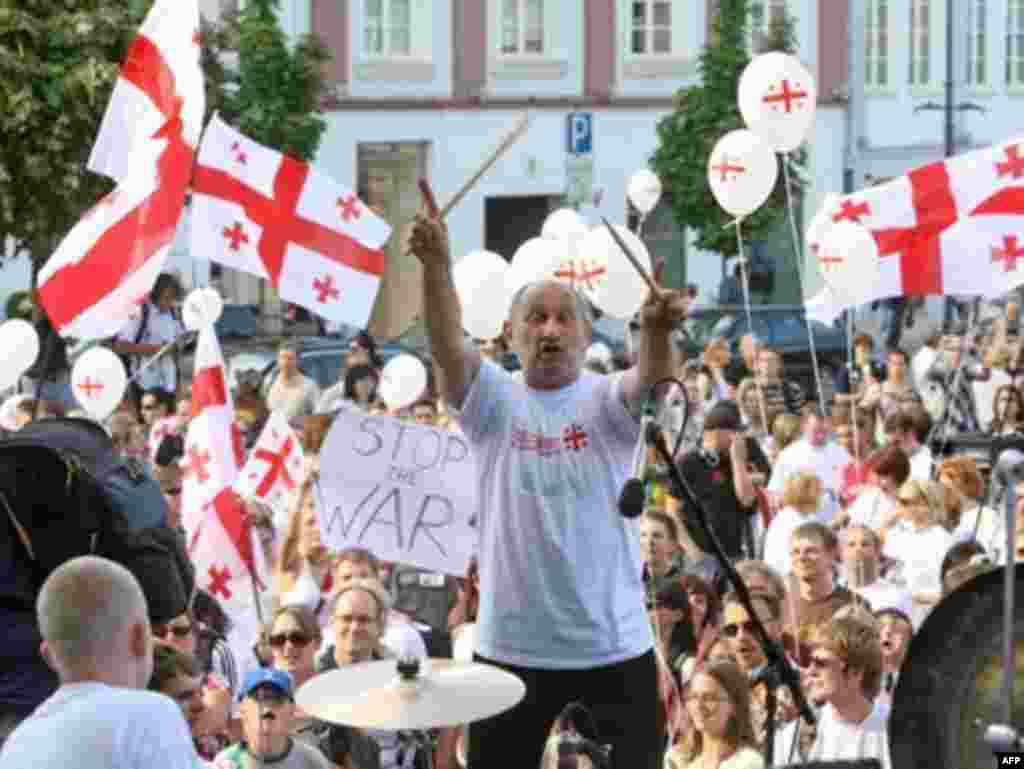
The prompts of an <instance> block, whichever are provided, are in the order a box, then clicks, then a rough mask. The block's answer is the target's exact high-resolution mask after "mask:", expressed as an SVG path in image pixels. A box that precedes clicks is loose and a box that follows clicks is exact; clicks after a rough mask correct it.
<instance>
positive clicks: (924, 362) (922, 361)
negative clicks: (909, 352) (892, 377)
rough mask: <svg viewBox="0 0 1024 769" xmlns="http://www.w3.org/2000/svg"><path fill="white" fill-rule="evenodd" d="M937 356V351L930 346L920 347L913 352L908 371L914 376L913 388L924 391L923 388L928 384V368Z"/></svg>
mask: <svg viewBox="0 0 1024 769" xmlns="http://www.w3.org/2000/svg"><path fill="white" fill-rule="evenodd" d="M938 357H939V353H938V351H937V350H935V349H934V348H932V347H922V348H921V349H920V350H918V351H917V352H916V353H914V358H913V360H912V361H911V362H910V372H911V374H912V375H913V377H914V388H915V389H916V390H917V391H918V392H924V388H925V386H926V385H927V384H928V369H930V368H931V367H932V364H933V363H935V360H936V358H938Z"/></svg>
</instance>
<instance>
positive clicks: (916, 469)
mask: <svg viewBox="0 0 1024 769" xmlns="http://www.w3.org/2000/svg"><path fill="white" fill-rule="evenodd" d="M934 465H935V458H934V457H933V456H932V450H931V448H930V447H928V446H924V445H922V446H918V448H917V451H915V452H914V453H913V454H911V455H910V479H911V480H914V481H930V480H931V479H932V467H933V466H934Z"/></svg>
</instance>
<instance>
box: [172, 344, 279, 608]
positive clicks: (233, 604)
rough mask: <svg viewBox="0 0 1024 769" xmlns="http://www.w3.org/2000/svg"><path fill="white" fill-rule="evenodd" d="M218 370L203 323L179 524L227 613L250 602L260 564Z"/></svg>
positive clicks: (219, 359)
mask: <svg viewBox="0 0 1024 769" xmlns="http://www.w3.org/2000/svg"><path fill="white" fill-rule="evenodd" d="M225 370H226V369H225V366H224V357H223V355H222V353H221V349H220V344H219V343H218V342H217V336H216V334H215V332H214V330H213V326H210V325H208V326H206V327H204V328H203V329H202V330H200V332H199V340H198V343H197V345H196V357H195V373H194V375H193V378H192V409H193V416H192V420H191V422H190V423H189V428H188V434H187V436H186V438H185V457H184V458H183V459H182V460H181V468H182V523H183V525H184V527H185V532H186V535H187V537H188V542H189V555H190V557H191V559H192V563H193V564H194V565H195V568H196V575H197V576H196V579H197V584H198V586H199V587H201V588H203V589H204V590H206V591H207V592H208V593H210V595H212V596H213V597H214V598H216V599H217V600H218V601H220V603H221V605H222V606H224V607H225V609H226V610H227V611H228V612H229V613H232V612H240V611H242V610H243V609H246V608H248V607H251V606H252V605H253V603H254V601H255V594H256V593H257V592H260V591H261V590H262V589H263V587H264V586H265V584H266V574H267V568H266V564H265V562H264V558H263V551H262V549H261V548H260V546H259V543H258V542H257V541H256V538H255V537H254V534H253V530H252V527H251V526H250V525H249V523H248V520H247V517H246V515H245V505H244V503H243V501H242V499H241V498H240V497H239V496H238V494H236V493H235V491H234V489H233V488H232V485H233V484H234V482H235V479H236V478H237V476H238V469H239V468H240V467H241V465H242V463H243V460H244V456H243V449H242V441H241V433H240V431H239V429H238V426H237V425H236V423H235V414H234V405H233V403H232V400H231V392H230V390H229V389H228V386H227V376H226V374H225ZM254 586H255V588H256V589H255V590H254Z"/></svg>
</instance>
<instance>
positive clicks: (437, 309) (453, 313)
mask: <svg viewBox="0 0 1024 769" xmlns="http://www.w3.org/2000/svg"><path fill="white" fill-rule="evenodd" d="M428 190H429V188H427V189H425V190H424V196H425V197H426V198H427V206H426V209H427V210H426V212H425V213H419V214H417V215H416V218H415V219H414V220H413V224H412V228H411V230H410V232H409V235H408V238H407V242H406V248H407V249H408V250H409V251H410V252H411V253H413V254H415V255H416V258H417V259H419V260H420V263H421V264H422V265H423V320H424V323H425V325H426V327H427V337H428V338H429V339H430V351H431V354H432V355H433V357H434V361H435V362H436V363H437V366H438V368H440V369H441V371H442V372H443V374H444V377H443V379H444V384H445V392H444V397H445V400H447V401H448V403H450V404H452V405H453V406H455V407H456V408H459V407H461V406H462V402H463V400H464V399H465V397H466V392H467V391H468V390H469V386H470V385H471V384H472V383H473V380H474V379H475V378H476V375H477V372H478V371H479V370H480V360H481V358H480V353H479V352H477V350H476V349H474V348H472V347H469V346H468V345H467V344H466V341H465V337H464V335H463V333H462V305H461V304H460V303H459V297H458V294H457V293H456V292H455V282H454V281H453V280H452V260H451V253H450V251H449V247H448V229H447V227H445V225H444V222H443V221H442V220H441V218H440V215H439V214H438V211H437V206H436V204H435V203H434V201H433V196H432V195H429V192H428Z"/></svg>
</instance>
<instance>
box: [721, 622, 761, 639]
mask: <svg viewBox="0 0 1024 769" xmlns="http://www.w3.org/2000/svg"><path fill="white" fill-rule="evenodd" d="M740 628H742V629H743V631H744V632H746V633H749V634H751V635H753V633H754V623H753V622H751V621H750V620H747V621H746V622H730V623H729V624H728V625H724V626H723V627H722V635H724V636H725V637H726V638H735V637H736V636H738V635H739V634H740Z"/></svg>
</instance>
